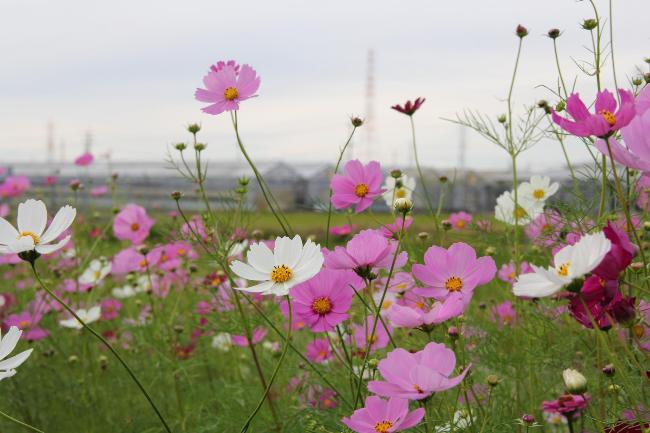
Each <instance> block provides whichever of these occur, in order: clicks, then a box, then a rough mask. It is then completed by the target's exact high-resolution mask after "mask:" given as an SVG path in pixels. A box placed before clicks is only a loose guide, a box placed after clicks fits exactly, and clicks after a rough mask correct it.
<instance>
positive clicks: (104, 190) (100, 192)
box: [90, 185, 108, 197]
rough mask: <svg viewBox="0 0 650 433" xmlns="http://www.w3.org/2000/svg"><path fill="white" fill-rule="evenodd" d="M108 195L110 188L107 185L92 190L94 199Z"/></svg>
mask: <svg viewBox="0 0 650 433" xmlns="http://www.w3.org/2000/svg"><path fill="white" fill-rule="evenodd" d="M106 194H108V187H107V186H106V185H100V186H95V187H92V188H91V189H90V195H91V196H93V197H102V196H104V195H106Z"/></svg>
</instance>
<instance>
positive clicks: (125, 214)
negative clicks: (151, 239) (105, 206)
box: [113, 203, 154, 245]
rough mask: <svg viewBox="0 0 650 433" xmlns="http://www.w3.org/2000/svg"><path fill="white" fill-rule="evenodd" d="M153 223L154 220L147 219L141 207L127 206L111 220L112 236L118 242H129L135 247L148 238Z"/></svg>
mask: <svg viewBox="0 0 650 433" xmlns="http://www.w3.org/2000/svg"><path fill="white" fill-rule="evenodd" d="M153 223H154V220H153V219H151V218H149V216H148V215H147V211H146V210H145V209H144V208H143V207H142V206H138V205H137V204H133V203H131V204H127V205H126V206H124V208H123V209H122V210H121V211H120V213H118V214H117V215H116V216H115V219H114V220H113V234H114V235H115V237H116V238H118V239H120V240H130V241H131V242H132V243H133V244H136V245H137V244H140V243H142V241H144V240H145V239H146V238H147V236H149V230H150V229H151V226H153Z"/></svg>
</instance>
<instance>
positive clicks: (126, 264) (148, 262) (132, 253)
mask: <svg viewBox="0 0 650 433" xmlns="http://www.w3.org/2000/svg"><path fill="white" fill-rule="evenodd" d="M160 253H161V249H160V248H154V249H153V250H151V251H149V253H148V254H147V255H146V256H144V255H143V254H142V253H140V252H138V250H136V249H135V247H129V248H126V249H124V250H122V251H120V252H119V253H117V254H115V255H114V256H113V260H112V261H111V273H112V274H114V275H122V274H128V273H129V272H136V271H137V272H146V270H147V268H149V269H151V268H153V267H155V266H156V265H157V264H158V260H159V259H160Z"/></svg>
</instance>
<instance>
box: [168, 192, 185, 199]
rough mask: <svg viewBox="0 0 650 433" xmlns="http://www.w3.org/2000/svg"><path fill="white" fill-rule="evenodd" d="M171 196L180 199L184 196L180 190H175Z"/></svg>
mask: <svg viewBox="0 0 650 433" xmlns="http://www.w3.org/2000/svg"><path fill="white" fill-rule="evenodd" d="M171 196H172V198H173V199H174V200H176V201H178V200H180V199H181V197H183V193H182V192H180V191H174V192H172V193H171Z"/></svg>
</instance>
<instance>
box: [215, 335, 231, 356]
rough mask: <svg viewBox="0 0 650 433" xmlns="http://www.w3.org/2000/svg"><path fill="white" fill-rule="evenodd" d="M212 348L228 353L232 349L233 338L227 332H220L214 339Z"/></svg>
mask: <svg viewBox="0 0 650 433" xmlns="http://www.w3.org/2000/svg"><path fill="white" fill-rule="evenodd" d="M212 347H214V348H215V349H218V350H220V351H222V352H228V351H229V350H230V348H231V347H232V337H231V336H230V334H229V333H227V332H219V333H218V334H217V335H215V336H214V337H212Z"/></svg>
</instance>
